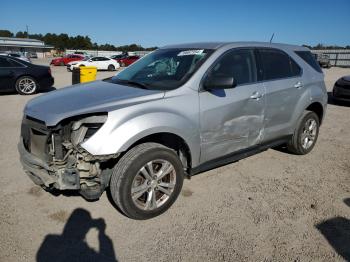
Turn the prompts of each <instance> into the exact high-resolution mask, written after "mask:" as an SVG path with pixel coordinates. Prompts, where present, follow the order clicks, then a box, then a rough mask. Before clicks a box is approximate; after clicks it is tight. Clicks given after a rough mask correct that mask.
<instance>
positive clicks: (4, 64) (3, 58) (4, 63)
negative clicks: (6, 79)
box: [0, 57, 12, 68]
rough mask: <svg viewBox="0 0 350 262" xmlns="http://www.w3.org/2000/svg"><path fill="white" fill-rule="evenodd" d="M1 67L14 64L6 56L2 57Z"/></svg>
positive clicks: (0, 58) (0, 60) (0, 59)
mask: <svg viewBox="0 0 350 262" xmlns="http://www.w3.org/2000/svg"><path fill="white" fill-rule="evenodd" d="M1 67H12V65H11V63H10V62H9V61H8V60H7V59H6V58H5V57H0V68H1Z"/></svg>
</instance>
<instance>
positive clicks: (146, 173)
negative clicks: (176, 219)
mask: <svg viewBox="0 0 350 262" xmlns="http://www.w3.org/2000/svg"><path fill="white" fill-rule="evenodd" d="M183 178H184V171H183V167H182V164H181V161H180V159H179V157H178V156H177V154H176V153H175V152H174V151H173V150H171V149H169V148H167V147H165V146H163V145H161V144H157V143H144V144H140V145H137V146H135V147H134V148H132V149H130V150H129V151H128V152H127V153H126V154H125V155H124V156H123V157H122V158H121V159H120V160H119V161H118V163H117V165H116V166H115V167H114V170H113V174H112V178H111V181H110V191H111V195H112V198H113V201H114V202H115V204H116V205H117V206H118V208H119V209H120V210H121V211H122V212H123V213H124V214H125V215H126V216H128V217H130V218H133V219H149V218H152V217H155V216H158V215H160V214H162V213H163V212H165V211H166V210H167V209H168V208H170V206H171V205H172V204H173V203H174V202H175V200H176V199H177V197H178V195H179V193H180V191H181V188H182V184H183Z"/></svg>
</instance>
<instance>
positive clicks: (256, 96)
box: [250, 92, 263, 100]
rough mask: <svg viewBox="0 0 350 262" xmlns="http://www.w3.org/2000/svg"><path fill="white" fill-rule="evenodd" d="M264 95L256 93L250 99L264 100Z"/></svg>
mask: <svg viewBox="0 0 350 262" xmlns="http://www.w3.org/2000/svg"><path fill="white" fill-rule="evenodd" d="M262 96H263V95H262V94H260V93H259V92H254V93H253V94H252V95H251V96H250V98H251V99H255V100H259V99H260V98H262Z"/></svg>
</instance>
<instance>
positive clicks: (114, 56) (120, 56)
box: [110, 53, 128, 63]
mask: <svg viewBox="0 0 350 262" xmlns="http://www.w3.org/2000/svg"><path fill="white" fill-rule="evenodd" d="M126 57H128V54H126V53H123V54H120V55H112V56H110V58H112V59H114V60H116V61H117V62H118V60H119V59H123V58H126ZM118 63H119V62H118Z"/></svg>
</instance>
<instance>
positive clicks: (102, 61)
mask: <svg viewBox="0 0 350 262" xmlns="http://www.w3.org/2000/svg"><path fill="white" fill-rule="evenodd" d="M81 66H96V67H97V70H108V71H114V70H116V69H118V68H119V67H120V65H119V63H118V62H117V61H115V60H114V59H111V58H108V57H105V56H95V57H92V58H85V59H84V60H81V61H75V62H70V63H68V64H67V70H68V71H72V70H73V68H75V67H81Z"/></svg>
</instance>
